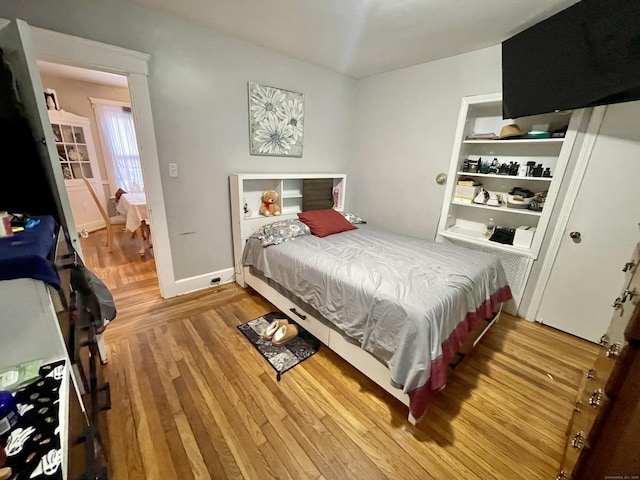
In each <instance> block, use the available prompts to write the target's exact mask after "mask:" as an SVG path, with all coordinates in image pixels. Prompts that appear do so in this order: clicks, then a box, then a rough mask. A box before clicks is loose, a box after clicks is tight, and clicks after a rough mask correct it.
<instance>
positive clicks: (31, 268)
mask: <svg viewBox="0 0 640 480" xmlns="http://www.w3.org/2000/svg"><path fill="white" fill-rule="evenodd" d="M35 218H36V219H38V220H40V222H39V223H37V224H36V225H34V226H33V227H32V228H25V229H24V231H22V232H17V233H14V234H13V236H11V237H2V238H0V280H14V279H16V278H33V279H35V280H41V281H43V282H46V283H48V284H49V285H51V286H53V287H55V288H57V289H59V288H60V279H59V278H58V274H57V272H56V270H55V267H54V265H53V261H52V260H51V259H49V255H50V254H51V252H52V251H53V249H54V247H55V245H56V241H57V239H56V231H57V228H58V225H57V224H56V221H55V220H54V219H53V217H50V216H45V217H35Z"/></svg>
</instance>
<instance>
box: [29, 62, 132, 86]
mask: <svg viewBox="0 0 640 480" xmlns="http://www.w3.org/2000/svg"><path fill="white" fill-rule="evenodd" d="M37 63H38V69H39V70H40V73H41V74H45V75H51V76H52V77H62V78H69V79H72V80H81V81H83V82H90V83H99V84H100V85H110V86H113V87H122V88H129V84H128V82H127V77H125V76H124V75H117V74H115V73H108V72H99V71H97V70H88V69H86V68H79V67H72V66H70V65H61V64H59V63H51V62H45V61H43V60H38V61H37Z"/></svg>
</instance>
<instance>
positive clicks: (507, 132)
mask: <svg viewBox="0 0 640 480" xmlns="http://www.w3.org/2000/svg"><path fill="white" fill-rule="evenodd" d="M524 135H526V134H525V132H523V131H521V130H520V127H519V126H518V124H516V123H512V124H510V125H505V126H504V127H502V130H500V135H498V138H499V139H507V138H516V137H522V136H524Z"/></svg>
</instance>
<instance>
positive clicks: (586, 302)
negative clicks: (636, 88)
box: [536, 102, 640, 342]
mask: <svg viewBox="0 0 640 480" xmlns="http://www.w3.org/2000/svg"><path fill="white" fill-rule="evenodd" d="M638 118H640V102H631V103H621V104H617V105H609V106H608V107H607V111H606V113H605V116H604V119H603V121H602V125H601V128H600V133H599V134H598V137H597V139H596V141H595V144H594V147H593V152H592V154H591V159H590V161H589V165H588V167H587V170H586V172H585V176H584V179H583V181H582V185H581V187H580V192H579V193H578V196H577V198H576V202H575V205H574V207H573V210H572V212H571V215H570V217H569V221H568V223H567V228H566V230H565V232H564V236H563V239H562V242H561V244H560V249H559V251H558V256H557V257H556V261H555V263H554V266H553V269H552V272H551V276H550V277H549V282H548V284H547V287H546V289H545V292H544V296H543V298H542V303H541V305H540V309H539V310H538V315H537V317H536V320H538V321H541V322H543V323H545V324H547V325H550V326H552V327H555V328H558V329H559V330H562V331H565V332H568V333H571V334H573V335H576V336H578V337H581V338H584V339H587V340H591V341H593V342H596V341H598V339H599V338H600V337H601V335H602V334H603V333H605V331H606V329H607V326H608V324H609V321H610V320H611V316H612V314H613V308H612V307H611V304H612V303H613V301H614V299H615V298H616V297H617V296H618V295H619V293H620V290H621V288H622V284H623V283H624V278H625V277H624V273H623V272H622V267H623V266H624V264H625V262H627V261H628V260H629V258H630V256H631V254H632V252H633V249H634V246H635V244H636V243H637V242H638V239H639V238H640V230H638V222H640V186H639V184H638V178H640V176H639V175H638V171H639V170H640V128H638ZM572 232H575V233H574V234H573V236H574V237H576V236H577V235H579V238H577V239H574V238H572V236H571V233H572Z"/></svg>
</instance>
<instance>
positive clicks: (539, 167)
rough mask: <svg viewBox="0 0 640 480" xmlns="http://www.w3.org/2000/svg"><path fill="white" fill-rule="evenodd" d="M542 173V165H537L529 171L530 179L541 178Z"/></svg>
mask: <svg viewBox="0 0 640 480" xmlns="http://www.w3.org/2000/svg"><path fill="white" fill-rule="evenodd" d="M542 171H543V168H542V164H541V163H539V164H538V165H536V166H535V167H533V168H532V169H531V176H532V177H541V176H542Z"/></svg>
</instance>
